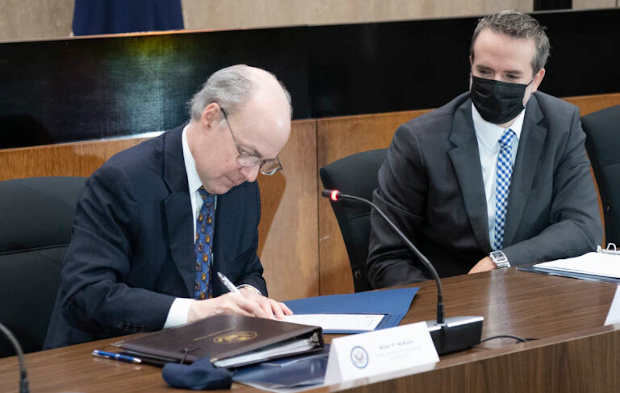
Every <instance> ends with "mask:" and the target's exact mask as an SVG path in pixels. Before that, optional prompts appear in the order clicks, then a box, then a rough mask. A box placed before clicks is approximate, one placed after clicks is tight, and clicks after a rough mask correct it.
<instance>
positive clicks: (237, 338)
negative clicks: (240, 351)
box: [213, 330, 258, 344]
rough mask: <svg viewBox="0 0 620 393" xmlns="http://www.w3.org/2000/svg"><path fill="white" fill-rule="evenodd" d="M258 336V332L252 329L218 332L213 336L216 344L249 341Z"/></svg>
mask: <svg viewBox="0 0 620 393" xmlns="http://www.w3.org/2000/svg"><path fill="white" fill-rule="evenodd" d="M257 336H258V333H256V332H255V331H252V330H242V331H240V332H232V333H225V334H220V335H219V336H216V337H214V338H213V342H214V343H216V344H235V343H240V342H243V341H249V340H252V339H254V338H256V337H257Z"/></svg>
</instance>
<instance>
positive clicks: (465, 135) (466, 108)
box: [368, 92, 602, 288]
mask: <svg viewBox="0 0 620 393" xmlns="http://www.w3.org/2000/svg"><path fill="white" fill-rule="evenodd" d="M584 140H585V135H584V133H583V131H582V129H581V124H580V120H579V111H578V109H577V108H576V107H575V106H573V105H571V104H569V103H567V102H565V101H562V100H560V99H557V98H554V97H551V96H549V95H547V94H544V93H540V92H536V93H534V94H533V95H532V97H531V98H530V100H529V102H528V104H527V107H526V111H525V119H524V123H523V130H522V133H521V139H520V141H519V148H518V151H517V156H516V160H515V165H514V168H513V175H512V183H511V187H510V196H509V199H508V212H507V217H506V225H505V230H504V249H503V251H504V252H505V253H506V255H507V257H508V259H509V260H510V262H511V264H512V265H520V264H531V263H534V262H539V261H544V260H551V259H556V258H562V257H569V256H575V255H579V254H583V253H585V252H588V251H591V250H593V249H594V248H595V247H596V245H597V244H599V243H600V242H601V237H602V227H601V222H600V216H599V212H598V204H597V195H596V192H595V189H594V184H593V181H592V175H591V173H590V162H589V160H588V158H587V156H586V152H585V148H584ZM378 182H379V186H378V188H377V190H375V193H374V196H373V201H374V202H375V203H376V204H377V205H379V207H381V208H382V209H384V210H385V212H386V213H387V215H388V216H389V217H390V218H391V219H392V220H394V222H395V223H396V225H398V226H399V227H400V228H401V229H402V230H403V231H404V233H405V234H406V235H407V236H408V237H409V238H410V239H411V240H412V241H413V242H414V244H416V245H417V247H418V248H419V249H420V251H422V253H423V254H425V255H426V256H427V257H428V258H429V260H430V261H431V262H432V263H433V265H434V266H435V268H436V269H437V271H438V273H439V275H440V276H443V277H445V276H452V275H457V274H464V273H467V271H468V270H469V269H471V268H472V267H473V266H474V265H475V264H476V263H477V262H478V261H479V260H480V259H482V258H483V257H484V256H486V255H487V254H488V253H489V252H490V251H491V245H490V241H489V228H488V224H487V205H486V198H485V194H484V185H483V180H482V169H481V165H480V156H479V153H478V143H477V140H476V136H475V132H474V126H473V121H472V116H471V100H470V99H469V94H468V93H464V94H462V95H460V96H458V97H457V98H455V99H454V100H452V101H451V102H449V103H448V104H446V105H444V106H443V107H441V108H439V109H437V110H435V111H433V112H431V113H428V114H426V115H424V116H420V117H418V118H416V119H413V120H411V121H409V122H408V123H405V124H403V125H401V126H400V127H399V128H398V130H397V131H396V134H395V135H394V139H393V140H392V144H391V146H390V148H389V150H388V154H387V158H386V160H385V162H384V163H383V166H382V167H381V169H380V170H379V175H378ZM368 276H369V280H370V282H371V284H372V285H373V286H374V287H377V288H379V287H385V286H389V285H394V284H399V283H404V282H415V281H420V280H425V279H427V278H429V277H430V276H429V274H428V272H427V271H426V269H425V268H424V267H423V266H422V265H421V264H420V262H419V261H418V260H417V259H416V257H415V256H413V254H412V253H411V252H410V251H409V249H408V248H407V247H406V246H405V244H404V243H403V242H402V241H401V240H400V239H399V238H398V236H396V234H395V233H394V232H393V231H392V230H391V228H389V227H388V226H387V224H385V222H383V220H382V219H381V217H379V216H378V215H377V214H376V213H374V212H373V214H372V216H371V234H370V244H369V255H368Z"/></svg>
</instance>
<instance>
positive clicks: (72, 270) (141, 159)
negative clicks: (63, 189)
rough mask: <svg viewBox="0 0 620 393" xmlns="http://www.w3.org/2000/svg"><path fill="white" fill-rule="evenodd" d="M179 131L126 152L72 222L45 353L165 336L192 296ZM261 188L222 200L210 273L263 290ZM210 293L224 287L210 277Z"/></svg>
mask: <svg viewBox="0 0 620 393" xmlns="http://www.w3.org/2000/svg"><path fill="white" fill-rule="evenodd" d="M181 132H182V127H180V128H177V129H175V130H171V131H168V132H165V133H163V134H162V135H161V136H159V137H157V138H154V139H151V140H149V141H146V142H144V143H142V144H140V145H138V146H135V147H133V148H131V149H128V150H125V151H123V152H120V153H119V154H117V155H115V156H114V157H112V158H111V159H110V160H109V161H108V162H106V163H105V164H104V165H103V166H102V167H101V168H100V169H99V170H97V171H96V172H95V173H94V174H93V175H92V177H91V178H90V179H89V180H88V182H87V184H86V189H85V191H84V194H83V196H82V198H81V200H80V202H79V203H78V206H77V210H76V215H75V219H74V223H73V235H72V239H71V244H70V246H69V249H68V250H67V254H66V257H65V261H64V265H63V269H62V273H61V275H62V283H61V288H60V290H59V293H58V297H57V299H56V305H55V307H54V311H53V313H52V317H51V321H50V326H49V330H48V333H47V338H46V342H45V347H46V348H53V347H58V346H63V345H68V344H75V343H80V342H84V341H90V340H95V339H100V338H104V337H110V336H118V335H124V334H129V333H135V332H139V331H152V330H158V329H161V328H162V327H163V325H164V322H165V320H166V317H167V314H168V311H169V308H170V305H171V304H172V302H173V300H174V298H175V297H192V295H193V287H194V277H195V271H194V259H195V255H194V234H193V222H192V221H193V217H192V212H191V203H190V197H189V190H188V183H187V175H186V171H185V164H184V161H183V151H182V145H181ZM259 219H260V198H259V192H258V187H257V185H256V183H247V182H246V183H243V184H241V185H240V186H238V187H235V188H233V189H231V190H230V191H229V192H228V193H226V194H225V195H220V196H218V199H217V210H216V218H215V235H214V246H213V247H214V250H213V251H214V266H213V271H220V272H222V273H223V274H225V275H226V276H228V277H229V278H230V279H231V281H233V282H234V283H235V284H237V285H240V284H250V285H253V286H254V287H256V288H258V289H259V290H261V291H262V292H263V293H264V294H266V293H267V290H266V286H265V281H264V280H263V278H262V272H263V268H262V265H261V263H260V260H259V259H258V256H257V255H256V249H257V246H258V231H257V227H258V222H259ZM213 283H214V295H215V296H217V295H220V294H222V293H224V292H225V291H226V290H225V289H224V287H223V286H222V285H221V284H220V282H219V281H218V280H213Z"/></svg>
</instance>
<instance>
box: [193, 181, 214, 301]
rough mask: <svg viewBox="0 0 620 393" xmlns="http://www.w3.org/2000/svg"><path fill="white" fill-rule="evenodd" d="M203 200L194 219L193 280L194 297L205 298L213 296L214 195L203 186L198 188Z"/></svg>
mask: <svg viewBox="0 0 620 393" xmlns="http://www.w3.org/2000/svg"><path fill="white" fill-rule="evenodd" d="M198 193H199V194H200V197H201V198H202V200H203V203H202V207H201V208H200V212H199V213H198V218H197V219H196V241H195V242H194V251H195V252H196V266H195V269H196V281H195V282H194V297H195V298H196V299H206V298H209V297H213V286H212V285H211V277H212V275H211V267H212V266H213V261H212V259H213V249H212V244H213V221H214V215H215V197H214V196H213V195H212V194H209V193H208V192H207V191H206V190H205V189H204V188H203V187H200V188H199V189H198Z"/></svg>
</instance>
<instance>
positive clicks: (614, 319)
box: [605, 285, 620, 325]
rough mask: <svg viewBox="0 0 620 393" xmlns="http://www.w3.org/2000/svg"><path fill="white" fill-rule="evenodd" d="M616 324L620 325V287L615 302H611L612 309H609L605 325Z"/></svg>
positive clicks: (619, 286)
mask: <svg viewBox="0 0 620 393" xmlns="http://www.w3.org/2000/svg"><path fill="white" fill-rule="evenodd" d="M614 323H620V285H618V287H617V288H616V294H615V295H614V300H612V301H611V307H609V312H608V313H607V318H606V319H605V325H613V324H614Z"/></svg>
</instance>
